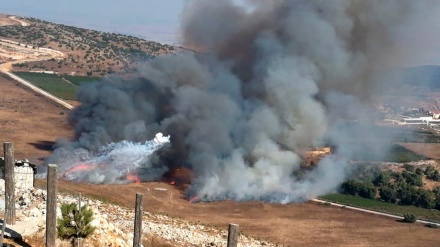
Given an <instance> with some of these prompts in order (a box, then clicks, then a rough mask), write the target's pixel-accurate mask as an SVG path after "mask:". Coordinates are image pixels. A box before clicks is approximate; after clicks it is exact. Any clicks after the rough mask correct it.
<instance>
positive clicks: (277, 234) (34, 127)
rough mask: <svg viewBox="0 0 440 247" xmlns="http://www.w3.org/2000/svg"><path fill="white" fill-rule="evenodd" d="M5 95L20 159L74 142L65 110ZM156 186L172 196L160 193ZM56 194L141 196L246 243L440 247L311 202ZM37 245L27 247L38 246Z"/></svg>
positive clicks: (131, 190) (86, 188) (125, 192)
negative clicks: (235, 230)
mask: <svg viewBox="0 0 440 247" xmlns="http://www.w3.org/2000/svg"><path fill="white" fill-rule="evenodd" d="M0 94H1V97H0V128H1V130H2V131H0V140H3V141H12V142H14V145H15V150H16V151H15V154H16V157H17V158H34V159H35V158H37V160H38V158H40V157H43V156H47V155H49V154H50V152H51V150H50V145H49V144H50V143H51V142H53V141H54V140H56V139H57V138H58V137H60V136H69V135H71V130H70V129H69V128H68V126H67V123H66V115H59V113H60V111H61V109H60V108H58V107H56V106H54V105H52V104H51V103H49V102H48V101H46V100H45V99H43V98H40V97H37V96H35V95H34V94H33V93H30V92H28V91H26V90H23V89H21V88H19V87H17V86H15V85H14V83H13V82H11V81H8V80H6V79H4V78H2V77H0ZM157 187H161V188H165V189H167V190H166V191H158V190H155V188H157ZM59 188H60V189H66V190H69V191H78V192H82V193H85V194H89V195H95V196H97V197H100V198H106V199H108V200H109V201H116V202H118V203H120V204H122V205H125V206H127V207H130V208H133V206H134V201H135V194H136V193H142V194H144V198H145V202H144V205H145V206H144V209H145V210H146V211H149V212H153V213H154V212H164V213H166V214H168V215H170V216H172V217H181V218H182V219H185V220H187V221H190V222H193V223H197V224H198V223H201V224H205V225H213V226H216V227H219V228H222V229H225V230H226V229H227V225H228V223H237V224H239V225H240V229H241V231H242V233H244V234H246V235H247V236H255V237H258V238H259V239H263V240H268V241H271V242H274V243H281V244H283V245H290V246H438V243H439V242H440V234H439V230H438V229H431V228H427V227H424V226H423V225H420V224H403V223H399V222H396V221H395V220H393V219H389V218H384V217H380V216H373V215H369V214H365V213H361V212H353V211H350V210H348V209H341V208H334V207H328V206H322V205H317V204H313V203H302V204H288V205H280V204H268V203H263V202H246V203H237V202H233V201H222V202H212V203H198V204H191V203H189V202H188V200H187V199H185V198H184V196H183V193H182V191H181V190H178V189H177V188H178V187H177V186H176V187H174V186H171V185H169V184H165V183H141V184H128V185H90V184H77V183H68V182H65V181H60V182H59ZM31 240H32V239H31ZM36 241H37V239H35V243H36V244H35V245H34V244H30V245H31V246H41V245H38V244H37V242H36ZM29 243H31V242H29ZM38 243H40V244H41V243H42V242H41V241H40V242H38Z"/></svg>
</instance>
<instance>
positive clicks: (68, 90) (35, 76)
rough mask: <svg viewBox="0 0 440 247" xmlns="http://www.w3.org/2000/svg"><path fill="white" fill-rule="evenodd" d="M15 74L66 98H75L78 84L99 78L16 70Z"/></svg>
mask: <svg viewBox="0 0 440 247" xmlns="http://www.w3.org/2000/svg"><path fill="white" fill-rule="evenodd" d="M15 74H16V75H18V76H19V77H21V78H23V79H25V80H27V81H29V82H31V83H33V84H34V85H36V86H38V87H39V88H41V89H43V90H45V91H47V92H49V93H51V94H53V95H55V96H57V97H58V98H61V99H64V100H75V99H76V91H77V90H78V86H80V85H81V84H84V83H90V82H93V81H97V80H98V79H99V77H89V76H64V75H63V76H62V75H57V74H45V73H32V72H15Z"/></svg>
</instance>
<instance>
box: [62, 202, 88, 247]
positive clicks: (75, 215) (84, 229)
mask: <svg viewBox="0 0 440 247" xmlns="http://www.w3.org/2000/svg"><path fill="white" fill-rule="evenodd" d="M92 220H93V211H92V210H91V209H88V208H87V206H86V205H84V206H82V207H81V212H80V210H78V205H77V204H76V203H70V204H67V203H63V204H62V205H61V218H58V219H57V234H58V237H59V238H61V239H70V240H72V241H74V240H75V239H77V238H87V237H88V236H90V235H91V234H92V233H93V232H94V231H95V227H93V226H91V225H90V223H91V222H92Z"/></svg>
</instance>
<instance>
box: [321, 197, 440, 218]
mask: <svg viewBox="0 0 440 247" xmlns="http://www.w3.org/2000/svg"><path fill="white" fill-rule="evenodd" d="M319 199H322V200H326V201H329V202H335V203H339V204H344V205H347V206H353V207H358V208H363V209H369V210H373V211H377V212H382V213H389V214H394V215H399V216H403V214H404V213H412V214H414V215H416V216H417V218H418V219H423V220H427V221H432V222H437V223H440V211H439V210H434V209H425V208H418V207H414V206H401V205H397V204H394V203H387V202H382V201H378V200H372V199H366V198H362V197H358V196H351V195H343V194H329V195H325V196H321V197H319Z"/></svg>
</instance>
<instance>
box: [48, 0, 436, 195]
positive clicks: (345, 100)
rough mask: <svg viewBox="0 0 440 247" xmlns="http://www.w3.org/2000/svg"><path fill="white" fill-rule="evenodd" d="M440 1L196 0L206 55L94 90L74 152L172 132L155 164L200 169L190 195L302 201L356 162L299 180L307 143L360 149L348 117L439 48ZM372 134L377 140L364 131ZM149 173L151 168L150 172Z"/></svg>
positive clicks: (189, 32)
mask: <svg viewBox="0 0 440 247" xmlns="http://www.w3.org/2000/svg"><path fill="white" fill-rule="evenodd" d="M439 4H440V2H438V1H413V0H394V1H392V0H389V1H374V0H371V1H361V0H345V1H344V0H340V1H339V0H333V1H329V0H274V1H266V0H253V1H246V2H245V4H244V5H243V4H240V5H238V4H236V3H235V2H234V1H232V0H222V1H209V0H196V1H192V2H191V4H189V5H188V6H187V7H186V8H185V10H184V16H183V22H182V34H183V37H184V41H185V45H186V46H187V47H190V48H194V49H197V50H199V51H200V52H198V53H191V52H182V53H178V54H175V55H168V56H163V57H158V58H156V59H154V60H152V61H149V62H147V63H145V64H143V65H142V66H140V67H139V74H138V75H137V77H138V78H137V79H133V80H131V81H124V80H122V79H120V78H118V77H116V76H114V77H109V78H106V79H103V80H102V81H100V82H97V83H94V84H90V85H86V86H83V87H82V88H81V90H80V92H79V94H78V100H79V101H80V102H81V103H82V104H81V105H80V106H79V107H77V108H75V109H74V110H73V111H72V112H71V113H70V114H69V122H70V123H71V124H72V126H73V127H74V130H75V139H74V140H73V141H68V142H66V143H60V146H59V148H58V149H57V150H56V151H55V152H54V154H53V155H52V157H50V159H49V160H50V161H53V162H57V160H60V159H63V155H60V154H65V153H66V152H70V153H71V152H75V150H85V152H96V151H97V150H99V149H100V148H102V147H103V146H104V145H106V144H108V143H111V142H119V141H123V140H129V141H145V140H147V139H151V138H152V137H154V134H155V133H156V132H159V131H160V132H163V133H164V134H167V135H168V134H169V135H171V145H172V146H171V147H170V148H169V149H167V150H165V151H163V152H162V153H156V154H154V155H153V156H152V158H151V159H150V160H149V163H151V164H149V165H148V166H147V170H148V169H150V168H151V172H153V173H154V172H155V171H157V170H160V171H161V172H160V173H158V174H156V176H152V175H151V174H149V175H148V178H149V179H154V178H157V177H160V176H161V175H162V174H163V171H164V169H158V168H161V167H162V168H163V167H165V168H167V167H171V166H190V167H191V169H192V170H193V171H194V175H195V179H194V181H193V183H192V185H191V187H190V189H189V190H188V194H189V195H190V196H195V195H197V196H200V197H201V198H202V199H203V200H217V199H226V198H232V199H236V200H267V201H276V202H292V201H299V200H304V199H308V198H311V197H314V196H317V195H321V194H323V193H327V192H329V191H331V190H333V189H335V188H336V187H337V186H338V185H339V184H340V183H341V182H342V181H343V179H344V178H345V177H346V175H347V172H348V171H349V168H348V166H347V162H346V161H345V160H344V159H343V158H341V157H339V156H329V157H327V158H325V159H323V160H322V161H321V162H320V164H319V165H318V166H317V168H316V169H314V170H313V171H312V172H310V173H308V174H307V175H306V176H305V177H303V178H301V179H297V178H296V177H295V176H293V175H292V174H293V173H294V172H295V171H296V170H298V169H299V168H300V164H301V158H300V157H299V155H298V154H297V152H296V150H298V149H299V148H302V147H315V146H320V145H323V144H325V142H328V141H329V139H330V141H331V142H332V143H335V144H336V145H340V146H341V147H340V149H339V150H343V152H344V156H345V157H349V158H352V157H350V152H351V151H350V150H351V149H352V148H354V149H356V150H358V149H359V147H351V146H344V143H340V141H339V139H341V137H346V134H344V133H343V131H344V130H343V128H341V127H340V126H341V124H340V121H341V119H344V118H346V116H347V115H349V116H350V117H351V118H353V117H356V116H365V114H369V113H368V112H369V109H368V108H367V107H364V106H365V104H366V103H368V102H372V101H374V100H375V95H377V94H378V93H380V92H381V89H382V88H383V84H385V83H386V81H383V80H379V79H378V78H379V77H377V76H376V74H377V73H379V72H380V71H383V70H386V69H391V68H394V67H398V66H406V65H408V64H413V63H417V62H419V61H421V59H425V58H426V54H429V52H430V51H432V50H433V49H434V48H436V47H437V44H438V41H439V39H438V34H439V32H438V31H439V27H440V26H439V22H438V21H437V19H438V18H437V13H438V10H439ZM361 136H368V137H372V136H374V133H373V132H372V133H362V135H361ZM147 173H148V172H147Z"/></svg>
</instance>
